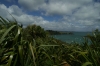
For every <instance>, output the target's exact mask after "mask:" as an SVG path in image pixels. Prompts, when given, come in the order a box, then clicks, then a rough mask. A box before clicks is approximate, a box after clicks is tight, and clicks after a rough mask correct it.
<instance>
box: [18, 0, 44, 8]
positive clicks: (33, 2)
mask: <svg viewBox="0 0 100 66" xmlns="http://www.w3.org/2000/svg"><path fill="white" fill-rule="evenodd" d="M18 3H19V4H20V5H22V7H23V8H25V9H29V10H39V8H40V7H41V5H43V4H44V0H18Z"/></svg>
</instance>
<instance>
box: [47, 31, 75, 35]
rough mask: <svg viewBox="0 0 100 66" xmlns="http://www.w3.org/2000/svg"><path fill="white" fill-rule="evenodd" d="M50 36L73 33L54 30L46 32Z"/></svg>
mask: <svg viewBox="0 0 100 66" xmlns="http://www.w3.org/2000/svg"><path fill="white" fill-rule="evenodd" d="M46 31H47V32H48V33H49V34H50V35H64V34H65V35H72V34H73V32H69V31H54V30H46Z"/></svg>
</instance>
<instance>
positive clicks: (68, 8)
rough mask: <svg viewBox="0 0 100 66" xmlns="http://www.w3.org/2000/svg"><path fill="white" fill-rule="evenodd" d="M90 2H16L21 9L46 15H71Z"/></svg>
mask: <svg viewBox="0 0 100 66" xmlns="http://www.w3.org/2000/svg"><path fill="white" fill-rule="evenodd" d="M91 2H92V0H48V3H46V2H45V0H18V3H19V4H20V5H22V7H23V8H26V9H28V10H39V9H41V10H43V11H45V12H46V15H54V14H58V15H66V14H71V13H72V12H73V10H74V9H76V8H78V7H81V6H82V5H85V4H88V3H91Z"/></svg>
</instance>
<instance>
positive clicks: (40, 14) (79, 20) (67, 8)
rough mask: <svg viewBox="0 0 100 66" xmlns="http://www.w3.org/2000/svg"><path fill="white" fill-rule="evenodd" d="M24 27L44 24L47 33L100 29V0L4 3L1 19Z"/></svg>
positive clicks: (0, 6)
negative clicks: (51, 31) (49, 31)
mask: <svg viewBox="0 0 100 66" xmlns="http://www.w3.org/2000/svg"><path fill="white" fill-rule="evenodd" d="M10 14H11V15H12V16H13V17H14V18H15V19H16V20H17V21H18V22H19V23H20V24H23V27H26V26H27V25H32V24H36V25H40V26H41V27H42V28H44V29H45V30H57V31H93V30H95V29H99V30H100V0H0V16H2V17H3V18H7V19H9V20H13V18H12V16H11V15H10Z"/></svg>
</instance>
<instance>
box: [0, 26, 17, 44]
mask: <svg viewBox="0 0 100 66" xmlns="http://www.w3.org/2000/svg"><path fill="white" fill-rule="evenodd" d="M15 26H16V25H13V26H11V27H10V28H9V29H8V30H7V31H6V32H5V33H4V34H3V36H2V37H1V39H0V44H1V43H2V41H4V39H5V37H6V36H7V34H8V33H9V32H10V31H11V29H13V28H14V27H15Z"/></svg>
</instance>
